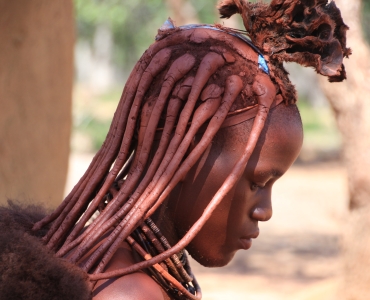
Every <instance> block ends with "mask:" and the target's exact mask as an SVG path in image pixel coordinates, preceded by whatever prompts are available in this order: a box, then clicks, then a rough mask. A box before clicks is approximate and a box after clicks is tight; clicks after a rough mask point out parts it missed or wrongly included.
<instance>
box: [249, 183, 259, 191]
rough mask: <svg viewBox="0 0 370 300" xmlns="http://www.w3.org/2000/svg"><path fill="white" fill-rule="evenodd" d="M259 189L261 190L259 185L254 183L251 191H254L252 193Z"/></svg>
mask: <svg viewBox="0 0 370 300" xmlns="http://www.w3.org/2000/svg"><path fill="white" fill-rule="evenodd" d="M258 188H259V186H258V184H257V183H254V182H252V183H251V190H252V191H255V190H257V189H258Z"/></svg>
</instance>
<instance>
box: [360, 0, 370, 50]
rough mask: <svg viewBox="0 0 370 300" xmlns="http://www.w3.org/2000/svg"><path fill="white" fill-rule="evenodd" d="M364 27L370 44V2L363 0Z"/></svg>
mask: <svg viewBox="0 0 370 300" xmlns="http://www.w3.org/2000/svg"><path fill="white" fill-rule="evenodd" d="M362 4H363V10H362V11H363V15H362V26H363V32H364V34H365V38H366V40H367V42H368V43H369V44H370V0H362Z"/></svg>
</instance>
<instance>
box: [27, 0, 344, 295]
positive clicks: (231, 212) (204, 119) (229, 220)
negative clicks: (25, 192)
mask: <svg viewBox="0 0 370 300" xmlns="http://www.w3.org/2000/svg"><path fill="white" fill-rule="evenodd" d="M298 2H299V3H301V4H302V3H303V4H302V5H303V6H304V8H305V9H303V10H302V9H301V8H302V7H300V6H299V7H298V6H297V5H298V4H297V3H298ZM298 8H299V9H300V10H299V9H298ZM220 10H221V12H222V14H223V15H224V16H226V17H228V16H230V15H232V14H234V13H237V12H239V13H241V14H242V17H243V20H244V23H245V24H246V26H247V29H248V30H254V31H253V32H251V33H250V35H251V38H252V41H253V42H254V43H255V44H256V45H257V47H259V49H260V52H262V54H264V57H265V60H266V61H267V66H268V68H269V71H267V70H262V69H261V68H260V66H259V60H261V53H259V51H257V50H256V49H254V48H253V47H252V46H251V45H249V44H248V43H247V42H245V41H243V40H242V39H240V38H238V37H235V36H233V35H232V34H233V30H232V29H226V28H222V26H217V27H216V28H214V29H209V28H192V29H182V28H177V27H172V28H169V29H164V30H160V31H159V33H158V36H157V41H156V42H155V43H154V44H153V45H151V46H150V47H149V49H148V50H147V51H146V52H145V53H144V55H143V56H142V57H141V59H140V60H139V61H138V63H137V64H136V66H135V68H134V70H133V71H132V73H131V75H130V77H129V79H128V81H127V83H126V86H125V89H124V91H123V94H122V97H121V100H120V103H119V105H118V108H117V111H116V113H115V116H114V118H113V121H112V125H111V128H110V130H109V132H108V135H107V138H106V141H105V142H104V144H103V145H102V148H101V149H100V150H99V152H98V153H97V155H96V156H95V157H94V160H93V161H92V163H91V165H90V166H89V168H88V170H87V171H86V173H85V175H84V176H83V177H82V178H81V180H80V181H79V182H78V184H77V185H76V186H75V188H74V189H73V190H72V192H71V193H70V194H69V195H68V196H67V197H66V199H65V200H64V201H63V203H62V204H61V205H60V207H59V208H58V209H57V210H56V211H55V212H54V213H52V214H51V215H50V216H48V217H46V218H44V219H43V220H41V221H40V222H37V223H36V224H35V225H34V228H33V229H34V230H35V231H38V230H39V229H40V228H42V227H44V226H46V225H48V224H50V223H51V226H50V229H49V230H48V232H47V234H46V235H45V236H44V237H43V241H44V242H45V243H46V245H47V247H48V248H49V249H51V250H53V251H55V252H56V256H57V257H65V258H66V259H67V260H68V261H69V262H70V263H73V264H76V265H78V266H80V268H81V269H82V270H84V271H86V272H87V273H89V278H90V280H91V281H92V282H94V283H96V285H95V288H94V299H147V298H148V297H150V299H167V298H168V297H170V298H173V299H200V298H201V291H200V288H199V286H198V284H197V282H196V279H195V278H194V276H193V274H192V273H191V270H190V268H189V267H188V265H187V264H186V263H184V265H183V264H181V263H180V262H179V260H180V257H182V258H184V256H183V255H182V254H181V253H182V251H183V249H187V250H188V251H189V253H190V254H191V255H192V256H193V257H194V258H195V259H197V260H198V261H199V262H200V263H202V264H204V265H206V266H222V265H225V264H226V263H228V262H229V261H230V259H231V258H232V257H233V255H234V253H235V252H236V251H237V250H239V249H248V248H249V247H250V246H251V239H252V238H256V237H257V235H258V222H260V221H267V220H268V219H269V218H271V215H272V208H271V188H272V185H273V183H274V182H275V181H276V180H277V179H278V178H279V177H280V176H281V175H282V174H284V173H285V171H286V170H287V169H288V168H289V166H290V165H291V164H292V163H293V161H294V160H295V158H296V157H297V155H298V153H299V150H300V147H301V144H302V128H301V121H300V117H299V113H298V111H297V108H296V106H295V102H296V94H295V90H294V87H293V85H292V84H291V83H290V81H289V79H288V76H287V72H286V71H285V70H284V68H283V66H282V61H284V60H286V61H297V62H299V63H302V64H304V65H309V66H314V67H315V68H316V70H317V71H318V72H319V73H321V74H323V75H326V76H328V77H329V78H330V79H331V80H340V79H343V78H344V76H345V71H344V67H343V66H342V60H343V57H344V56H346V55H348V54H349V50H348V49H347V48H345V38H343V36H345V29H346V27H345V25H344V23H343V22H342V21H341V18H340V14H339V15H338V10H337V9H336V7H335V6H333V5H329V6H328V7H326V2H325V1H321V2H320V3H316V1H315V0H313V1H308V0H307V1H292V0H274V1H272V4H271V6H268V5H267V4H261V3H258V4H254V5H252V4H248V3H247V2H243V1H241V0H235V1H231V0H230V1H224V2H223V3H221V6H220ZM297 11H298V12H302V16H303V19H302V20H303V21H302V20H301V17H300V21H302V22H303V23H304V24H305V26H306V25H307V24H308V23H307V22H306V21H307V20H306V17H307V16H308V15H309V14H310V13H312V12H313V11H315V12H317V13H319V14H321V15H325V14H327V15H328V17H327V20H329V21H328V22H329V23H330V24H331V25H333V26H334V27H335V28H337V29H338V28H339V29H338V30H337V29H335V30H334V29H333V30H334V31H330V32H331V33H333V34H332V35H330V36H329V37H330V38H332V39H329V40H328V41H326V42H325V43H327V44H325V43H324V42H323V41H322V40H323V36H322V35H321V34H319V36H318V39H315V40H314V41H315V43H316V44H317V45H324V44H325V45H329V46H328V47H326V46H325V47H326V48H325V47H324V48H325V49H324V48H323V49H321V50H324V52H322V53H321V52H320V53H318V48H317V47H316V46H315V47H316V48H315V47H310V45H308V44H307V47H306V48H307V49H306V48H304V47H303V46H302V45H303V44H304V43H303V42H301V40H297V37H293V36H292V35H289V36H286V34H285V33H284V30H285V29H287V30H288V29H289V30H291V28H293V27H294V28H295V29H296V27H297V26H298V25H299V24H300V23H299V22H298V19H297V18H296V17H295V16H297V15H298V12H297ZM290 16H292V18H290ZM299 16H301V15H299ZM264 18H268V20H270V21H271V22H270V21H269V22H270V23H268V24H267V23H266V24H265V23H264V21H263V20H264ZM251 19H253V22H252V23H251ZM332 19H333V20H334V21H333V20H332ZM341 22H342V23H341ZM298 23H299V24H298ZM303 23H302V24H303ZM319 23H320V22H319ZM319 23H317V24H319ZM258 24H259V25H258ZM315 24H316V23H315ZM320 24H321V23H320ZM257 25H258V26H261V27H260V28H259V27H258V26H257ZM308 25H309V24H308ZM308 25H307V26H308ZM256 26H257V27H256ZM292 26H293V27H292ZM299 26H301V25H299ZM299 26H298V27H299ZM302 26H303V25H302ZM302 26H301V27H302ZM307 26H306V27H307ZM320 26H321V25H320ZM336 26H337V27H336ZM301 27H300V28H301ZM303 27H304V26H303ZM303 27H302V28H303ZM279 28H280V29H281V30H280V29H279ZM330 28H331V29H330V30H332V27H330ZM277 29H279V30H280V31H279V30H278V31H279V32H277V33H275V32H273V31H274V30H277ZM283 29H284V30H283ZM304 29H305V30H306V31H307V32H308V33H309V34H311V33H312V32H311V31H312V30H311V29H312V28H304ZM269 30H270V31H271V36H270V37H269V36H268V35H266V34H267V33H268V31H269ZM289 30H288V31H289ZM336 30H337V31H336ZM289 32H291V31H289ZM302 32H303V31H302ZM324 32H326V31H325V30H324ZM341 37H342V38H341ZM270 38H271V39H272V40H271V39H270ZM280 38H284V40H281V39H280ZM300 38H301V39H303V41H306V40H307V39H306V38H305V37H300ZM294 39H295V40H294ZM308 40H312V39H308ZM274 41H275V42H276V43H280V44H281V45H285V46H286V47H285V48H284V47H283V48H281V49H279V51H277V52H274V51H272V50H271V49H272V47H274V44H273V42H274ZM319 42H320V43H321V44H320V43H319ZM284 43H285V44H284ZM302 43H303V44H302ZM295 44H300V46H299V47H303V48H299V47H298V48H297V47H296V46H294V45H295ZM316 44H315V45H316ZM319 48H320V47H319ZM289 49H295V50H297V51H290V50H289ZM312 49H313V50H312ZM298 50H299V51H298ZM305 50H307V51H308V52H309V51H313V54H312V55H313V56H310V55H306V52H305ZM321 50H320V51H321ZM325 51H326V52H325ZM293 52H294V53H293ZM295 52H297V53H295ZM339 52H340V53H339ZM326 54H328V55H329V56H327V55H326ZM325 55H326V56H325ZM302 57H303V58H305V57H308V58H309V59H308V60H304V59H302ZM276 105H277V106H276ZM242 112H248V113H246V114H244V113H242ZM252 113H253V114H252ZM235 116H238V119H237V121H236V122H235V120H236V118H235V119H233V120H234V121H232V122H231V121H230V120H231V119H232V118H234V117H235ZM243 118H244V119H243ZM96 212H99V215H98V217H97V218H95V219H94V220H93V221H92V223H91V224H90V225H89V226H88V227H85V226H86V223H87V221H88V220H89V219H90V218H91V217H92V216H93V214H94V213H96ZM150 218H152V219H153V221H154V223H156V224H157V225H158V227H159V228H157V227H155V226H157V225H155V224H154V223H153V221H152V220H151V219H150ZM158 230H159V231H162V232H163V233H164V235H162V233H160V232H159V231H158ZM157 234H158V235H157ZM159 235H161V236H159ZM164 237H166V238H167V240H166V239H165V238H164ZM162 238H163V239H162ZM141 239H143V241H144V242H141ZM145 240H146V242H145ZM140 243H141V244H140ZM148 243H149V244H150V245H152V246H153V249H152V250H151V251H152V253H150V251H149V250H150V249H149V248H148V249H144V248H145V247H146V246H145V245H146V244H148ZM129 245H130V246H129ZM210 245H212V247H210ZM143 247H144V248H143ZM132 249H134V251H133V250H132ZM149 267H150V269H146V268H149ZM143 269H146V273H144V272H143V271H141V270H143ZM153 270H155V271H153ZM150 272H154V273H150ZM149 274H152V275H153V276H154V277H153V278H156V279H155V280H156V281H155V280H154V279H152V278H151V277H150V276H149ZM158 274H160V276H161V277H156V276H158ZM124 275H125V276H124ZM112 278H116V279H114V280H113V279H112ZM158 278H159V279H158ZM162 280H163V281H164V283H163V282H162V283H161V281H162ZM159 284H161V286H162V288H163V289H162V288H161V287H160V286H159ZM171 287H172V288H171ZM173 288H176V290H177V292H176V291H174V289H173ZM187 288H188V289H189V290H188V289H187ZM193 290H195V292H194V291H193ZM164 291H165V292H164ZM166 293H167V294H168V295H167V294H166ZM168 299H169V298H168Z"/></svg>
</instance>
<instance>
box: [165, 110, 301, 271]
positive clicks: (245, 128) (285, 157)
mask: <svg viewBox="0 0 370 300" xmlns="http://www.w3.org/2000/svg"><path fill="white" fill-rule="evenodd" d="M252 125H253V120H248V121H245V122H243V123H240V124H238V125H234V126H231V127H226V128H223V129H221V130H220V131H219V132H218V133H217V135H216V136H215V138H214V139H213V141H212V143H211V144H210V145H209V147H208V148H207V150H206V151H205V152H204V154H203V155H202V157H201V158H200V160H199V161H198V162H197V163H196V164H195V165H194V166H193V168H192V169H191V170H190V171H189V172H188V174H187V175H186V176H185V178H184V179H183V180H182V181H181V182H180V183H179V184H178V185H177V186H176V188H175V189H174V190H173V192H172V193H171V195H170V201H169V202H168V208H169V209H168V212H167V213H169V214H171V217H170V219H171V220H173V222H174V224H173V228H175V230H176V234H177V237H178V238H179V237H182V236H183V235H184V234H185V233H186V232H187V230H189V229H190V227H191V226H192V225H193V223H195V221H196V220H197V219H198V218H199V217H200V215H201V214H202V212H203V211H204V209H205V208H206V207H207V205H208V203H209V201H210V200H211V199H212V197H213V196H214V194H215V193H216V192H217V190H218V189H219V188H220V187H221V185H222V184H223V182H224V181H225V179H226V177H227V176H228V175H229V174H230V173H231V171H232V168H233V166H234V165H235V164H236V162H237V161H238V160H239V159H240V157H241V155H242V153H243V151H244V148H245V145H246V143H247V141H248V137H249V134H250V131H251V129H252ZM302 139H303V132H302V124H301V119H300V116H299V112H298V110H297V107H296V106H295V105H289V106H285V105H284V104H282V105H279V106H277V107H275V108H273V109H272V111H271V112H270V114H269V117H268V119H267V122H266V126H265V128H264V130H263V131H262V133H261V136H260V138H259V141H258V143H257V146H256V148H255V150H254V152H253V154H252V156H251V158H250V160H249V162H248V164H247V166H246V168H245V170H244V172H243V175H242V176H241V178H240V180H239V181H238V183H237V184H236V185H235V186H234V187H233V189H232V190H231V191H230V192H229V193H228V194H227V195H226V196H225V198H224V199H223V200H222V201H221V203H220V204H219V206H218V207H217V209H216V210H215V211H214V212H213V214H212V216H211V218H210V219H209V220H208V221H207V222H206V223H205V225H204V226H203V228H202V229H201V231H200V232H199V233H198V234H197V236H196V237H195V238H194V239H193V241H192V242H191V243H190V244H189V246H188V247H187V250H188V251H189V253H190V254H191V255H192V256H193V257H194V258H195V259H196V260H197V261H198V262H199V263H201V264H203V265H205V266H223V265H225V264H227V263H228V262H229V261H230V260H231V258H232V257H233V255H234V254H235V252H236V251H237V250H239V249H247V248H249V247H250V246H251V238H256V237H257V235H258V222H263V221H268V220H269V219H270V218H271V216H272V204H271V189H272V186H273V184H274V183H275V181H276V180H277V179H279V178H280V177H281V176H282V175H283V174H284V173H285V172H286V170H287V169H288V168H289V167H290V165H291V164H292V163H293V161H294V160H295V159H296V157H297V156H298V153H299V151H300V148H301V145H302ZM197 140H199V137H198V138H197ZM195 143H196V141H195Z"/></svg>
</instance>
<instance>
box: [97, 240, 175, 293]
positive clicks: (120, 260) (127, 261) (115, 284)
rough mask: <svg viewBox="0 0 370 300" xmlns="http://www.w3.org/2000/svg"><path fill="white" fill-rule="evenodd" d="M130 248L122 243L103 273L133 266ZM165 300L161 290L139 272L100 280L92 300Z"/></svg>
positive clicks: (155, 283)
mask: <svg viewBox="0 0 370 300" xmlns="http://www.w3.org/2000/svg"><path fill="white" fill-rule="evenodd" d="M135 262H136V261H135V257H134V254H133V253H132V250H131V247H130V246H129V245H128V244H126V243H123V244H122V245H121V247H120V248H119V249H118V250H117V252H116V253H115V255H114V256H113V258H112V259H111V261H110V262H109V264H108V265H107V268H106V270H105V271H113V270H117V269H120V268H124V267H127V266H130V265H132V264H134V263H135ZM106 299H109V300H126V299H127V300H128V299H130V300H131V299H135V300H147V299H148V300H149V299H150V300H167V299H169V298H168V296H167V295H166V294H165V292H164V291H163V289H162V288H161V287H160V286H159V285H158V283H157V282H156V281H154V280H153V279H152V278H151V277H150V276H149V275H148V274H146V273H144V272H142V271H139V272H135V273H132V274H129V275H125V276H122V277H119V278H112V279H107V280H100V281H98V282H97V284H96V285H95V287H94V290H93V300H106Z"/></svg>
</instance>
